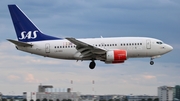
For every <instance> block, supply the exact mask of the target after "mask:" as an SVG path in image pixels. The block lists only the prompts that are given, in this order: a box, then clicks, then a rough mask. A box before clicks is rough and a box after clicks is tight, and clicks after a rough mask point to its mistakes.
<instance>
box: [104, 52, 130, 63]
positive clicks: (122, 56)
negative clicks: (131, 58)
mask: <svg viewBox="0 0 180 101" xmlns="http://www.w3.org/2000/svg"><path fill="white" fill-rule="evenodd" d="M126 59H127V52H126V50H111V51H107V53H106V61H105V63H123V62H124V61H125V60H126Z"/></svg>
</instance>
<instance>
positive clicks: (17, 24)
mask: <svg viewBox="0 0 180 101" xmlns="http://www.w3.org/2000/svg"><path fill="white" fill-rule="evenodd" d="M8 8H9V12H10V14H11V18H12V22H13V25H14V28H15V31H16V35H17V38H18V40H19V41H22V42H31V41H42V40H56V39H60V38H57V37H53V36H48V35H45V34H43V33H42V32H41V31H40V30H39V29H38V28H37V27H36V26H35V25H34V24H33V22H31V20H30V19H28V17H27V16H26V15H25V14H24V13H23V12H22V11H21V10H20V9H19V7H18V6H16V5H8Z"/></svg>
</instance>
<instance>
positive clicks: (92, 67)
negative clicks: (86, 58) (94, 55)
mask: <svg viewBox="0 0 180 101" xmlns="http://www.w3.org/2000/svg"><path fill="white" fill-rule="evenodd" d="M95 66H96V63H95V62H94V60H92V62H90V63H89V68H90V69H94V68H95Z"/></svg>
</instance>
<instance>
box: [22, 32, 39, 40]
mask: <svg viewBox="0 0 180 101" xmlns="http://www.w3.org/2000/svg"><path fill="white" fill-rule="evenodd" d="M37 32H38V31H37V30H36V31H33V32H32V31H29V32H26V31H23V32H21V37H20V38H19V39H20V40H23V39H35V38H36V37H37Z"/></svg>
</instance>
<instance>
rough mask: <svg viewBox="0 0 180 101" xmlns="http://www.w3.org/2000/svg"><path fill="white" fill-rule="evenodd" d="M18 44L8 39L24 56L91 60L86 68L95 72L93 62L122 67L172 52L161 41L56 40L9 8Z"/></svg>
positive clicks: (15, 10)
mask: <svg viewBox="0 0 180 101" xmlns="http://www.w3.org/2000/svg"><path fill="white" fill-rule="evenodd" d="M8 8H9V12H10V15H11V18H12V22H13V25H14V29H15V32H16V35H17V39H18V41H17V40H12V39H7V40H8V41H10V42H12V43H13V44H15V47H16V48H17V49H18V50H20V51H24V52H28V53H32V54H36V55H40V56H44V57H51V58H57V59H66V60H77V61H78V60H81V61H83V60H90V61H91V62H90V64H89V68H90V69H94V68H95V66H96V63H95V61H96V60H100V61H102V62H104V63H106V64H118V63H124V62H125V61H126V60H127V59H129V58H145V57H149V58H150V65H153V64H154V61H153V59H155V58H158V57H161V56H162V55H163V54H166V53H168V52H170V51H171V50H173V47H172V46H170V45H168V44H165V43H164V42H163V41H161V40H159V39H155V38H150V37H109V38H103V37H100V38H80V39H76V38H73V37H66V38H58V37H54V36H49V35H46V34H44V33H43V32H42V31H41V30H40V29H39V28H38V27H36V25H35V24H34V23H33V22H32V21H31V20H30V19H29V18H28V17H27V16H26V15H25V13H23V11H22V10H21V9H20V8H19V7H18V6H17V5H15V4H12V5H8Z"/></svg>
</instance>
